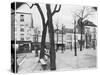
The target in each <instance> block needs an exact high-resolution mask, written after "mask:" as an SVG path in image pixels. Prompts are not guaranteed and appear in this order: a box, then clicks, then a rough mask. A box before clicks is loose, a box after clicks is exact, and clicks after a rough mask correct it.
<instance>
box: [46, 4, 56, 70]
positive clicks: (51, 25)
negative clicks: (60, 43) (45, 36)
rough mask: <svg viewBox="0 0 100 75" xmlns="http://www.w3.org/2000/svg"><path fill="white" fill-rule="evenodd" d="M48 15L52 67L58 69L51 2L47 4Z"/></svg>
mask: <svg viewBox="0 0 100 75" xmlns="http://www.w3.org/2000/svg"><path fill="white" fill-rule="evenodd" d="M46 9H47V17H48V30H49V38H50V69H51V70H56V60H55V59H56V52H55V43H54V27H53V22H52V13H51V8H50V4H46Z"/></svg>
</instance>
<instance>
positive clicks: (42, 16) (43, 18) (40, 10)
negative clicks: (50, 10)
mask: <svg viewBox="0 0 100 75" xmlns="http://www.w3.org/2000/svg"><path fill="white" fill-rule="evenodd" d="M35 5H36V6H37V8H38V10H39V12H40V15H41V19H42V23H43V26H44V24H45V17H44V14H43V11H42V9H41V7H40V5H39V4H38V3H35Z"/></svg>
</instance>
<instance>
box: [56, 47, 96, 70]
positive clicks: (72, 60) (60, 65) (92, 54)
mask: <svg viewBox="0 0 100 75" xmlns="http://www.w3.org/2000/svg"><path fill="white" fill-rule="evenodd" d="M56 63H57V64H56V65H57V69H58V70H62V69H64V70H69V69H80V68H95V67H96V50H92V49H85V50H83V51H79V49H78V50H77V56H74V50H72V51H70V50H66V51H65V52H64V53H61V51H59V52H57V54H56Z"/></svg>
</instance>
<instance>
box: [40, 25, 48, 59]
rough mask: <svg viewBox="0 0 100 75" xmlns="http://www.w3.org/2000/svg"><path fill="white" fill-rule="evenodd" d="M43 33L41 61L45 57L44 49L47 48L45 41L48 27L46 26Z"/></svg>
mask: <svg viewBox="0 0 100 75" xmlns="http://www.w3.org/2000/svg"><path fill="white" fill-rule="evenodd" d="M44 26H45V27H44V28H43V31H42V39H41V51H40V59H41V58H43V57H44V47H45V39H46V32H47V25H44Z"/></svg>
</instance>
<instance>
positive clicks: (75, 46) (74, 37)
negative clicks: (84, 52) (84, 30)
mask: <svg viewBox="0 0 100 75" xmlns="http://www.w3.org/2000/svg"><path fill="white" fill-rule="evenodd" d="M74 50H75V56H77V48H76V21H75V20H74Z"/></svg>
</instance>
